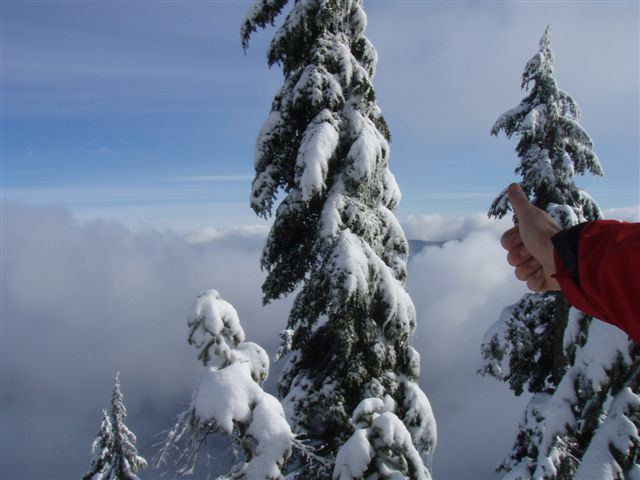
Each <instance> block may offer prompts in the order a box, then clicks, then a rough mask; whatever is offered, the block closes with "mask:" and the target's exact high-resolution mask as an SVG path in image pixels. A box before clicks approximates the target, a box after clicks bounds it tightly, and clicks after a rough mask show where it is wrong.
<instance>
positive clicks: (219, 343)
mask: <svg viewBox="0 0 640 480" xmlns="http://www.w3.org/2000/svg"><path fill="white" fill-rule="evenodd" d="M188 327H189V336H188V342H189V344H191V345H193V346H194V347H196V348H197V349H198V351H199V353H198V358H199V359H200V360H201V361H202V363H203V365H204V372H203V374H202V377H201V379H200V383H199V384H198V386H197V388H196V389H195V391H194V393H193V399H192V401H191V406H190V407H189V409H188V410H187V411H185V412H183V413H182V414H181V415H180V416H179V418H178V422H177V423H176V425H175V426H174V427H173V428H172V429H171V430H170V431H169V432H168V435H167V438H166V440H165V442H164V443H163V445H162V447H161V450H160V452H159V455H158V457H157V460H156V466H157V467H160V466H162V465H163V464H166V463H167V462H168V461H170V460H169V457H170V455H171V454H172V453H174V452H175V451H176V450H177V451H178V459H177V461H176V465H177V466H178V467H179V471H178V473H179V474H184V475H186V474H189V473H191V472H192V471H193V469H194V467H195V465H196V462H197V455H198V451H199V449H200V448H201V447H202V445H203V444H204V442H205V440H206V439H207V437H208V436H209V435H210V434H211V433H214V432H222V433H224V434H226V435H229V436H231V437H232V439H233V440H234V442H235V444H236V445H237V446H238V447H239V449H240V450H241V451H242V453H243V455H244V459H243V460H242V461H240V462H239V463H237V464H236V465H234V466H233V467H232V468H231V469H230V471H229V472H228V474H226V475H223V476H222V477H220V478H221V479H234V480H240V479H248V480H258V479H280V478H283V476H282V470H283V468H284V465H285V463H286V461H287V459H288V458H289V456H290V455H291V450H292V445H293V443H294V437H293V435H292V433H291V429H290V428H289V425H288V424H287V421H286V420H285V416H284V412H283V410H282V406H281V404H280V402H279V401H278V399H276V398H275V397H273V396H272V395H269V394H268V393H265V392H264V391H263V390H262V386H261V385H262V382H264V380H266V378H267V375H268V373H269V357H268V356H267V354H266V352H265V351H264V349H262V347H260V346H259V345H257V344H255V343H252V342H245V341H244V339H245V334H244V331H243V329H242V326H241V325H240V321H239V319H238V314H237V312H236V310H235V308H233V306H232V305H231V304H230V303H228V302H226V301H225V300H223V299H222V298H221V297H220V294H219V293H218V292H217V291H215V290H208V291H206V292H203V293H201V294H200V295H199V296H198V298H197V299H196V302H195V305H194V308H193V310H192V311H191V313H190V314H189V317H188Z"/></svg>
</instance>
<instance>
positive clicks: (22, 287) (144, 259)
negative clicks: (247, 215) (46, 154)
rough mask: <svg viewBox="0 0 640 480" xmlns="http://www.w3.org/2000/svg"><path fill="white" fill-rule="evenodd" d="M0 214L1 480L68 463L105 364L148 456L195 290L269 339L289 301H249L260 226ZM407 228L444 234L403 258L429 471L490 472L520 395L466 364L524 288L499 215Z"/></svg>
mask: <svg viewBox="0 0 640 480" xmlns="http://www.w3.org/2000/svg"><path fill="white" fill-rule="evenodd" d="M636 212H637V209H636ZM2 222H3V225H2V227H3V228H2V230H1V233H2V238H1V240H2V254H3V257H2V272H1V273H2V279H3V282H2V292H1V293H2V364H1V368H2V397H1V402H2V429H1V430H2V432H1V433H2V442H1V445H2V462H1V464H2V471H1V472H0V473H1V475H0V476H1V477H2V478H7V479H10V478H30V479H41V478H49V479H51V478H71V477H75V478H77V477H78V476H79V475H81V474H82V473H83V472H84V471H85V469H86V467H87V466H88V464H89V461H90V453H89V444H90V442H91V440H92V439H93V436H94V434H95V431H96V429H97V428H98V425H99V420H100V411H101V409H102V408H104V407H107V406H108V403H109V400H110V394H111V388H112V385H113V376H114V374H115V372H117V371H120V372H121V380H122V389H123V393H124V395H125V402H126V405H127V406H128V410H129V417H128V424H129V426H130V427H131V428H132V430H133V431H134V432H135V433H136V434H137V435H138V438H139V441H138V446H139V450H140V452H141V453H142V454H143V455H144V456H146V457H147V458H150V457H151V456H152V454H153V448H152V444H153V443H155V442H156V441H157V438H154V435H155V434H156V433H158V432H159V431H161V430H163V429H165V428H166V427H168V426H169V425H170V424H171V422H172V420H173V416H174V415H175V414H176V413H177V412H178V411H180V410H182V409H183V408H184V407H185V406H186V404H187V403H188V402H189V400H190V394H191V391H192V388H193V386H194V385H195V382H196V380H197V376H198V372H199V365H198V362H197V361H196V358H195V351H194V350H193V349H191V348H190V347H189V346H188V345H187V344H186V341H185V338H186V326H185V320H184V319H185V315H186V312H187V310H188V308H189V307H190V305H191V302H192V300H193V298H194V297H195V295H196V294H197V293H198V292H200V291H202V290H205V289H208V288H216V289H218V290H219V291H220V292H221V294H222V295H223V296H224V297H225V298H226V299H227V300H229V301H230V302H232V303H233V304H234V305H235V306H236V308H237V310H238V312H239V314H240V318H241V320H242V322H243V325H244V327H245V331H246V332H247V336H248V338H249V339H250V340H252V341H256V342H258V343H261V344H262V345H263V346H264V347H265V348H266V349H267V350H268V351H269V352H270V353H271V354H273V353H274V352H275V349H276V345H277V338H278V332H279V330H280V329H281V328H283V327H284V325H285V322H286V317H287V313H288V309H289V305H290V301H289V300H284V301H279V302H276V303H275V304H273V305H269V306H267V307H263V306H262V305H261V295H260V284H261V281H262V279H263V276H264V274H263V273H262V272H261V271H260V269H259V256H260V250H261V247H262V244H263V241H264V234H265V232H264V229H263V228H255V229H254V228H241V229H234V230H228V231H220V230H209V231H206V232H199V233H197V234H193V235H191V236H189V237H188V238H185V237H182V236H179V235H176V234H173V233H160V232H157V231H153V230H147V231H138V232H132V231H130V230H128V229H126V228H125V227H123V226H122V225H120V224H118V223H113V222H112V223H108V222H102V221H94V222H90V223H79V222H77V221H76V220H74V218H73V217H72V215H71V214H70V213H69V212H68V211H67V210H64V209H61V208H37V207H30V206H25V205H17V204H9V205H5V206H4V207H3V210H2ZM434 225H435V226H437V228H435V227H434ZM406 226H407V228H408V230H409V232H410V233H411V234H413V235H414V236H415V238H416V239H421V240H434V239H437V240H438V241H445V240H451V239H459V240H451V241H449V242H447V243H446V244H445V245H444V246H443V247H441V248H440V247H436V246H433V247H427V248H426V249H425V250H423V251H422V252H421V253H418V254H416V255H414V256H413V257H412V259H411V261H410V264H409V280H408V289H409V291H410V293H411V295H412V297H413V299H414V301H415V303H416V307H417V311H418V315H419V325H418V333H417V335H416V339H415V343H416V346H417V348H418V350H419V351H420V352H421V354H422V364H423V370H422V380H421V382H422V386H423V388H424V389H425V391H426V392H427V394H428V395H429V398H430V399H431V402H432V404H433V407H434V410H435V413H436V415H437V421H438V426H439V431H440V446H439V448H438V451H437V454H436V458H435V473H436V476H437V478H441V479H446V478H449V479H458V478H460V479H462V478H470V479H475V480H478V479H481V478H493V474H492V469H493V467H494V466H495V464H496V463H497V462H498V461H499V460H500V458H501V456H502V455H503V454H504V452H505V451H506V450H507V448H508V447H509V446H510V443H511V441H512V435H513V432H514V429H515V424H516V422H517V420H518V416H519V413H520V411H521V409H522V403H523V401H522V399H514V398H512V397H511V395H510V393H509V392H508V390H507V389H506V388H505V387H504V386H502V385H499V384H498V383H496V382H495V381H493V380H492V379H486V378H480V377H478V376H477V375H476V374H475V371H476V369H477V368H478V364H479V353H478V352H479V344H480V341H481V339H482V335H483V333H484V331H485V330H486V328H487V327H488V326H489V325H490V324H491V323H492V322H493V321H494V320H495V319H496V318H497V316H498V314H499V312H500V310H501V308H502V307H503V306H504V305H506V304H508V303H511V302H514V301H515V300H517V298H518V297H519V296H520V295H521V293H522V292H523V287H522V286H521V285H519V282H516V281H515V280H513V277H512V273H511V271H510V269H509V268H508V267H507V265H506V263H505V262H504V254H503V252H502V251H501V248H500V246H499V244H498V236H499V232H500V231H502V230H503V229H504V224H502V225H500V224H498V225H497V224H495V223H491V222H489V221H487V220H486V219H483V218H482V217H480V216H471V217H469V218H465V219H446V218H440V217H429V216H425V217H414V218H413V219H411V220H410V221H409V222H407V224H406ZM438 232H447V234H446V235H445V236H437V234H438ZM278 369H279V365H276V366H274V375H272V379H271V380H270V381H269V383H268V388H269V389H271V391H273V385H274V380H275V376H276V374H275V373H276V371H277V370H278ZM488 439H490V441H487V440H488ZM226 457H227V455H226V454H223V455H221V457H220V458H226ZM143 476H144V477H146V478H154V477H158V472H153V471H147V472H145V475H143Z"/></svg>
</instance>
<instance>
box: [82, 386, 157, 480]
mask: <svg viewBox="0 0 640 480" xmlns="http://www.w3.org/2000/svg"><path fill="white" fill-rule="evenodd" d="M126 416H127V410H126V408H125V406H124V402H123V397H122V392H121V391H120V374H117V375H116V381H115V385H114V387H113V397H112V399H111V413H110V415H107V412H106V410H103V417H102V423H101V425H100V430H99V431H98V435H97V437H96V439H95V440H94V442H93V446H92V451H93V454H94V459H93V462H92V463H91V466H90V467H89V471H88V472H87V473H86V474H85V476H84V477H83V478H84V480H137V479H138V477H137V476H136V473H137V472H138V471H139V470H142V469H143V468H145V467H146V466H147V462H146V460H145V459H144V458H142V457H141V456H140V455H138V451H137V450H136V447H135V443H136V436H135V435H134V434H133V433H132V432H131V430H129V428H127V426H126V425H125V423H124V419H125V418H126Z"/></svg>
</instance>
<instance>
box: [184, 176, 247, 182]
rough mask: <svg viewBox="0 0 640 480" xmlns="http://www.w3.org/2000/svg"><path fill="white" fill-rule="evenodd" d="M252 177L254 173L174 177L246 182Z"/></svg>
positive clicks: (186, 179) (196, 180)
mask: <svg viewBox="0 0 640 480" xmlns="http://www.w3.org/2000/svg"><path fill="white" fill-rule="evenodd" d="M252 179H253V176H252V175H194V176H184V177H174V178H173V180H176V181H178V182H246V181H251V180H252Z"/></svg>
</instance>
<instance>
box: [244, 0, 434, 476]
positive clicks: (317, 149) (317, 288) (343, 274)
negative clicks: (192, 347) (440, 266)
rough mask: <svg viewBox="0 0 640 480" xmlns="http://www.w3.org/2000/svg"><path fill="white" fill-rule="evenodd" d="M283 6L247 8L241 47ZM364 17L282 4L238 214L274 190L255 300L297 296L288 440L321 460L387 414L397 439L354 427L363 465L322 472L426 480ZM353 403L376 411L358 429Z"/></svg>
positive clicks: (286, 396) (268, 1)
mask: <svg viewBox="0 0 640 480" xmlns="http://www.w3.org/2000/svg"><path fill="white" fill-rule="evenodd" d="M287 3H288V2H287V1H283V0H258V1H256V2H255V4H254V5H253V7H252V9H251V10H250V12H249V14H248V16H247V19H246V20H245V22H244V23H243V25H242V29H241V34H242V42H243V46H244V47H245V48H246V47H247V46H248V42H249V37H250V36H251V34H252V32H254V31H256V30H257V29H258V28H264V27H265V26H267V25H269V24H273V23H274V22H275V20H276V19H277V17H278V16H279V15H280V13H281V11H282V10H283V8H284V7H285V5H286V4H287ZM366 22H367V19H366V15H365V13H364V11H363V8H362V1H361V0H297V1H295V2H292V5H291V10H290V12H289V13H288V15H287V16H286V18H285V20H284V22H283V24H282V25H281V26H280V27H279V28H278V29H277V31H276V34H275V36H274V38H273V41H272V42H271V46H270V48H269V52H268V59H269V64H270V65H271V64H278V65H280V66H281V67H282V70H283V72H284V84H283V86H282V87H281V89H280V90H279V91H278V93H277V94H276V96H275V98H274V101H273V104H272V108H271V113H270V114H269V117H268V118H267V120H266V122H265V124H264V126H263V128H262V131H261V132H260V134H259V137H258V140H257V142H256V150H255V170H256V174H255V179H254V181H253V188H252V193H251V206H252V208H253V209H254V210H255V212H256V213H257V214H258V215H261V216H264V217H267V216H269V215H272V214H273V213H274V212H273V211H274V208H275V203H276V199H277V198H280V197H278V196H279V195H282V197H281V198H282V200H281V201H280V202H279V204H278V205H277V208H275V218H274V223H273V227H272V228H271V232H270V234H269V237H268V240H267V243H266V246H265V249H264V252H263V256H262V267H263V268H264V269H265V270H266V271H267V278H266V281H265V283H264V285H263V292H264V301H265V302H269V301H271V300H274V299H276V298H279V297H281V296H283V295H287V294H290V293H292V292H294V291H295V290H296V289H299V291H298V293H297V295H296V298H295V301H294V305H293V308H292V311H291V314H290V317H289V321H288V332H287V334H286V335H284V337H283V338H286V339H287V340H288V341H287V345H285V346H286V347H288V348H290V349H291V350H292V351H291V353H290V355H289V358H288V363H287V366H286V368H285V371H284V373H283V375H282V378H281V380H280V384H279V390H280V394H281V397H282V398H283V404H284V407H285V411H286V413H287V419H288V420H289V422H290V423H291V426H292V429H293V431H294V432H295V433H296V434H297V435H298V436H300V438H304V439H306V442H307V443H308V444H309V445H310V446H312V447H314V448H315V449H316V452H317V453H318V455H319V456H321V457H322V458H324V459H325V460H327V461H328V462H329V464H331V462H333V461H334V460H335V458H336V455H337V454H338V451H339V450H340V449H341V447H342V446H343V445H345V443H346V442H347V440H349V439H350V438H351V437H352V436H353V435H356V434H357V435H360V436H362V432H360V433H358V432H359V431H360V430H361V429H370V428H373V427H372V426H371V425H373V424H375V425H378V424H383V423H384V422H383V421H382V420H376V418H377V417H378V416H381V417H382V418H383V419H387V418H392V417H393V418H395V420H394V421H391V423H389V422H387V425H395V427H396V431H397V432H400V431H402V429H404V431H406V432H407V433H408V437H404V436H402V435H400V434H398V435H399V436H398V435H396V436H393V435H382V434H381V432H379V431H378V433H375V432H372V431H370V430H367V431H370V434H368V436H366V435H365V437H367V438H369V439H370V440H371V442H373V443H372V444H371V445H370V447H371V450H370V451H371V452H372V453H371V455H369V457H368V460H367V461H365V462H364V466H355V465H346V466H345V465H342V467H341V469H340V471H338V469H336V470H335V471H334V475H335V476H336V478H343V479H346V478H363V476H364V477H367V476H368V475H369V474H371V473H376V472H379V473H384V472H387V473H388V472H391V473H393V472H398V473H400V474H403V475H405V476H409V477H411V478H427V477H428V475H429V473H428V469H427V468H426V467H425V466H424V465H423V464H422V461H423V460H425V461H426V460H427V459H428V457H429V456H430V454H431V453H432V452H433V449H434V447H435V442H436V427H435V422H434V420H433V416H432V413H431V408H430V406H429V402H428V400H427V398H426V396H425V395H424V393H423V392H422V391H421V390H420V388H419V387H418V384H417V380H418V375H419V365H420V362H419V355H418V353H417V352H416V351H415V350H414V349H413V348H412V347H411V345H410V340H411V336H412V334H413V331H414V329H415V326H416V316H415V309H414V306H413V303H412V301H411V299H410V297H409V295H408V294H407V292H406V291H405V289H404V280H405V277H406V259H407V253H408V244H407V241H406V238H405V236H404V233H403V231H402V228H401V227H400V225H399V223H398V221H397V219H396V217H395V216H394V214H393V209H394V208H395V207H396V206H397V204H398V202H399V200H400V191H399V189H398V186H397V184H396V181H395V179H394V177H393V175H392V174H391V172H390V171H389V168H388V158H389V141H390V136H389V130H388V128H387V124H386V122H385V120H384V118H383V116H382V113H381V111H380V108H379V107H378V105H377V103H376V96H375V91H374V88H373V86H372V84H371V79H372V77H373V75H374V73H375V68H376V62H377V53H376V50H375V49H374V47H373V45H372V44H371V42H370V41H369V40H368V39H367V37H366V36H365V35H364V30H365V27H366ZM288 348H287V349H288ZM287 349H285V350H287ZM363 401H368V402H369V403H367V404H371V402H373V403H375V404H376V405H377V407H376V409H375V411H372V412H371V413H370V414H369V416H368V417H367V418H368V420H367V421H366V422H364V423H362V420H357V419H356V418H355V417H354V418H353V419H352V414H354V411H355V410H356V407H358V406H359V404H361V402H363ZM362 408H364V405H361V408H360V410H362ZM360 410H359V411H360ZM374 417H375V418H374ZM358 418H360V417H358ZM396 420H397V422H396ZM360 424H361V425H362V426H361V428H360V427H359V426H358V425H360ZM365 424H366V426H365ZM387 428H391V427H387ZM363 438H364V437H363ZM401 438H402V441H400V439H401ZM406 438H409V439H410V441H409V442H408V443H407V441H406ZM363 441H364V440H363ZM381 442H382V443H381ZM355 443H358V442H355ZM387 443H388V445H387ZM353 444H354V441H352V442H350V445H353ZM374 444H375V445H374ZM358 445H362V442H360V443H358ZM366 448H369V447H366ZM367 451H369V450H367ZM373 452H375V453H373ZM416 452H418V453H416ZM421 456H422V457H421ZM342 457H344V454H343V455H342ZM342 457H341V458H342ZM418 460H419V465H418V464H416V462H417V461H418ZM361 463H362V462H361ZM325 465H326V463H325ZM295 468H297V472H298V473H299V475H300V476H301V477H302V476H304V477H306V478H308V477H311V478H325V477H326V476H328V475H330V472H329V471H327V469H326V468H325V467H323V466H322V465H320V464H314V463H313V462H304V461H302V460H300V461H299V464H298V465H297V467H295ZM416 472H417V473H416Z"/></svg>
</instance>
